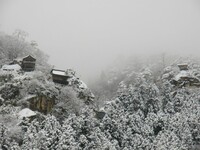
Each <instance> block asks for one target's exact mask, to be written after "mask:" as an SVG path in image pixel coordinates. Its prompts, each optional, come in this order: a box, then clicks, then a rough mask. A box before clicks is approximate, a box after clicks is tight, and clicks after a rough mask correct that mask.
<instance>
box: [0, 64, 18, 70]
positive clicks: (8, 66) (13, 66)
mask: <svg viewBox="0 0 200 150" xmlns="http://www.w3.org/2000/svg"><path fill="white" fill-rule="evenodd" d="M1 69H2V70H5V71H18V70H20V69H21V66H20V65H18V64H14V65H3V67H2V68H1Z"/></svg>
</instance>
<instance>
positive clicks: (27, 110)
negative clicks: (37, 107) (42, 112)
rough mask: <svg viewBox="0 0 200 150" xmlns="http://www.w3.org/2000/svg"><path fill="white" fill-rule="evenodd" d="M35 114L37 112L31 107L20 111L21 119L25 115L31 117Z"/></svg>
mask: <svg viewBox="0 0 200 150" xmlns="http://www.w3.org/2000/svg"><path fill="white" fill-rule="evenodd" d="M35 115H36V113H35V112H34V111H32V110H30V109H29V108H24V109H22V110H21V111H20V112H19V113H18V116H19V118H20V119H22V118H23V117H31V116H35Z"/></svg>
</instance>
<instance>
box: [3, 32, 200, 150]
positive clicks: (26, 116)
mask: <svg viewBox="0 0 200 150" xmlns="http://www.w3.org/2000/svg"><path fill="white" fill-rule="evenodd" d="M27 55H29V56H32V57H34V58H35V59H36V65H35V69H34V71H29V72H27V71H24V70H23V69H17V68H16V65H18V64H17V63H16V64H15V63H14V62H18V61H17V60H19V59H20V58H24V57H25V56H27ZM48 58H49V56H48V55H47V54H45V53H44V52H43V51H42V50H41V49H40V48H39V45H38V44H37V42H36V41H31V42H29V41H28V40H27V33H26V32H24V31H22V30H16V31H15V32H14V33H13V34H12V35H8V34H5V33H3V32H1V33H0V67H1V69H0V149H2V150H28V149H29V150H48V149H49V150H198V149H200V148H199V147H200V92H199V88H200V61H199V60H200V59H199V58H198V57H196V56H190V57H187V56H180V55H179V56H176V55H172V54H167V53H161V54H157V55H151V56H145V55H143V56H130V57H129V58H125V59H121V58H120V59H117V60H116V61H115V62H113V64H111V65H110V66H109V67H108V68H105V69H104V71H102V73H101V74H100V75H99V77H97V78H96V80H95V81H91V82H90V83H88V85H86V84H85V83H84V82H83V81H82V80H81V79H80V78H79V77H78V76H77V75H76V70H75V71H74V70H72V69H70V68H66V70H65V73H66V74H67V75H68V78H67V84H60V83H55V82H54V80H53V79H52V74H51V70H52V69H53V68H54V67H53V66H52V65H53V64H52V65H50V64H48ZM14 66H15V67H14ZM18 66H19V65H18ZM66 66H67V64H66ZM12 67H13V68H12ZM19 67H20V66H19ZM10 68H11V69H10Z"/></svg>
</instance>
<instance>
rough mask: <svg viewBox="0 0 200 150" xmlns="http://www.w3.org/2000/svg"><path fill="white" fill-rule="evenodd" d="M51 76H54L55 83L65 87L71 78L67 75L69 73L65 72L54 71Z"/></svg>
mask: <svg viewBox="0 0 200 150" xmlns="http://www.w3.org/2000/svg"><path fill="white" fill-rule="evenodd" d="M51 75H52V79H53V82H55V83H60V84H65V85H67V84H68V81H67V79H69V78H70V76H69V75H67V73H66V72H65V71H64V70H57V69H52V70H51Z"/></svg>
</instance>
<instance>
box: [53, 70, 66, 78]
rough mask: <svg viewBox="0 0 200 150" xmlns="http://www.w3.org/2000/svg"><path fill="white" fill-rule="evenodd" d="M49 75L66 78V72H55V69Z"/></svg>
mask: <svg viewBox="0 0 200 150" xmlns="http://www.w3.org/2000/svg"><path fill="white" fill-rule="evenodd" d="M51 73H52V74H54V75H60V76H67V74H66V72H65V71H63V70H55V69H53V70H52V71H51Z"/></svg>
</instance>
